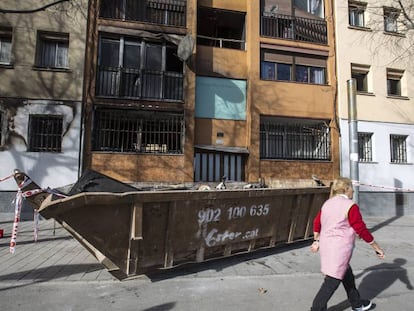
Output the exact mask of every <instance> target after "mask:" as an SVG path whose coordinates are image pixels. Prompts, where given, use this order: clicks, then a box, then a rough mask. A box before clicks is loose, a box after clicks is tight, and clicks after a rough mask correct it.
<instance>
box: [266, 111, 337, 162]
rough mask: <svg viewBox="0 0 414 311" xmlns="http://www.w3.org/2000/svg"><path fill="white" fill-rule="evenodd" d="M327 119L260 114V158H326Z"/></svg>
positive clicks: (328, 146)
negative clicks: (264, 115) (263, 115)
mask: <svg viewBox="0 0 414 311" xmlns="http://www.w3.org/2000/svg"><path fill="white" fill-rule="evenodd" d="M328 124H329V121H328V120H310V119H303V120H302V119H290V118H278V117H261V118H260V158H261V159H285V160H325V161H326V160H330V159H331V137H330V129H329V125H328Z"/></svg>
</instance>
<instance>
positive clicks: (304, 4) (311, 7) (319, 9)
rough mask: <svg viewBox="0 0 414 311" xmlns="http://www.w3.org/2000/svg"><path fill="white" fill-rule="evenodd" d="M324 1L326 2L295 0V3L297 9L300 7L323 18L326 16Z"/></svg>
mask: <svg viewBox="0 0 414 311" xmlns="http://www.w3.org/2000/svg"><path fill="white" fill-rule="evenodd" d="M323 2H324V1H323V0H294V1H293V3H294V4H293V5H294V7H295V9H299V10H302V11H305V12H307V13H310V14H312V15H315V16H318V17H320V18H323V17H324V9H323Z"/></svg>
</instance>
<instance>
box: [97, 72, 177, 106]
mask: <svg viewBox="0 0 414 311" xmlns="http://www.w3.org/2000/svg"><path fill="white" fill-rule="evenodd" d="M183 82H184V75H183V74H182V73H177V72H167V71H155V70H143V69H141V70H139V69H130V68H122V67H120V68H111V67H99V68H98V74H97V79H96V96H102V97H119V98H131V99H152V100H165V101H182V100H183Z"/></svg>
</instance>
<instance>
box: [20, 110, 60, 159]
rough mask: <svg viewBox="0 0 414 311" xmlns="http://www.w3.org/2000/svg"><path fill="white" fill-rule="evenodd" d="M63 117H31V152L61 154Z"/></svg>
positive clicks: (29, 136)
mask: <svg viewBox="0 0 414 311" xmlns="http://www.w3.org/2000/svg"><path fill="white" fill-rule="evenodd" d="M62 134H63V116H61V115H33V114H32V115H30V116H29V135H28V138H29V150H28V151H31V152H61V151H62Z"/></svg>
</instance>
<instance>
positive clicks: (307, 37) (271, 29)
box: [260, 14, 328, 44]
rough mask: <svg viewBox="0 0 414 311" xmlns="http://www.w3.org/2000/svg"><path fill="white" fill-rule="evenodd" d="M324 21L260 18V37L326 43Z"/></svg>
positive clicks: (275, 17)
mask: <svg viewBox="0 0 414 311" xmlns="http://www.w3.org/2000/svg"><path fill="white" fill-rule="evenodd" d="M326 25H327V24H326V21H324V20H320V19H311V18H303V17H296V16H290V15H282V14H273V15H271V16H262V17H261V25H260V27H261V30H260V31H261V35H262V36H265V37H272V38H283V39H290V40H295V41H304V42H313V43H323V44H326V43H327V42H328V37H327V33H328V32H327V26H326Z"/></svg>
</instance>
